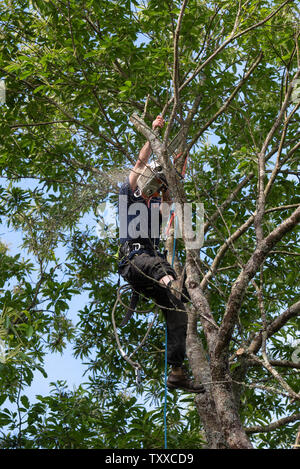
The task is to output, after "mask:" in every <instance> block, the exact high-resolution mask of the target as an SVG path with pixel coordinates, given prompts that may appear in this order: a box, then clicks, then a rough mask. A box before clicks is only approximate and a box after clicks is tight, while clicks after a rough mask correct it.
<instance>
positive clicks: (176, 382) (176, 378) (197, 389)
mask: <svg viewBox="0 0 300 469" xmlns="http://www.w3.org/2000/svg"><path fill="white" fill-rule="evenodd" d="M167 386H168V388H169V389H182V390H183V391H187V392H191V393H203V392H205V389H204V386H202V384H195V383H194V381H193V380H192V379H189V378H188V376H187V374H186V373H185V371H184V370H183V369H182V368H181V372H180V373H174V371H172V372H171V373H170V374H169V376H168V379H167Z"/></svg>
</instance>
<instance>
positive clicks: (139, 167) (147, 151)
mask: <svg viewBox="0 0 300 469" xmlns="http://www.w3.org/2000/svg"><path fill="white" fill-rule="evenodd" d="M164 124H165V121H164V119H163V118H162V116H157V118H156V119H155V120H154V121H153V122H152V129H153V130H155V129H156V128H157V127H160V128H162V127H163V126H164ZM151 153H152V149H151V145H150V142H146V143H145V145H144V146H143V148H142V149H141V151H140V153H139V157H138V160H137V162H136V164H135V166H134V167H133V168H132V170H131V171H130V174H129V184H130V187H131V189H132V190H133V191H135V189H136V186H137V180H138V177H139V175H140V174H141V173H142V172H143V169H144V168H145V166H146V164H147V163H148V160H149V158H150V155H151Z"/></svg>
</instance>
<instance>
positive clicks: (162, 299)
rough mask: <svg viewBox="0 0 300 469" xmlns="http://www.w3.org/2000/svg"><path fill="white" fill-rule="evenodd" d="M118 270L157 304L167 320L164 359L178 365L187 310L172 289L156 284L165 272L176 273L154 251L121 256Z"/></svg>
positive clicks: (182, 352) (183, 343)
mask: <svg viewBox="0 0 300 469" xmlns="http://www.w3.org/2000/svg"><path fill="white" fill-rule="evenodd" d="M119 273H120V275H122V277H123V278H124V279H125V280H126V281H127V282H128V283H129V284H131V285H132V287H133V288H134V289H135V290H137V291H138V292H140V293H143V294H145V295H146V296H147V297H150V298H152V299H153V300H154V301H155V302H156V303H157V304H158V305H159V306H160V307H161V310H162V312H163V314H164V317H165V319H166V323H167V361H168V364H169V365H172V366H181V365H182V362H183V360H184V358H185V353H186V329H187V313H186V311H185V308H184V305H183V303H182V302H181V301H180V300H179V299H177V298H176V297H175V296H174V295H173V294H172V293H171V291H170V290H169V289H168V288H166V287H164V286H163V285H161V284H159V280H160V279H161V278H162V277H164V275H172V276H173V277H174V278H176V273H175V271H174V269H173V268H172V267H171V265H170V264H169V263H168V262H167V260H166V259H165V258H164V257H163V256H162V255H161V254H158V253H157V252H155V251H147V252H142V253H140V254H135V255H134V256H133V257H132V258H131V259H129V258H124V259H123V260H122V262H121V263H120V266H119Z"/></svg>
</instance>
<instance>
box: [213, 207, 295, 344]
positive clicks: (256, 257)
mask: <svg viewBox="0 0 300 469" xmlns="http://www.w3.org/2000/svg"><path fill="white" fill-rule="evenodd" d="M299 221H300V207H298V208H297V209H296V210H295V211H294V212H293V213H292V215H291V216H290V217H289V218H287V219H286V220H285V221H284V222H282V223H281V224H280V225H279V226H278V227H277V228H275V230H273V231H272V232H271V233H270V234H269V235H268V236H267V237H266V238H265V239H264V240H263V241H262V242H261V243H260V245H259V246H258V247H257V248H256V249H255V251H254V253H253V254H252V256H251V257H250V259H249V260H248V262H247V264H246V265H245V267H244V269H243V270H242V271H241V273H240V275H239V276H238V278H237V279H236V281H235V282H234V284H233V287H232V289H231V293H230V296H229V299H228V303H227V307H226V311H225V315H224V318H223V321H222V324H221V327H220V330H219V340H218V344H217V349H218V351H219V352H220V350H221V349H224V348H225V347H226V346H227V345H228V344H229V341H230V338H231V335H232V331H233V328H234V326H235V323H236V320H237V316H238V313H239V311H240V308H241V305H242V301H243V298H244V295H245V292H246V289H247V286H248V284H249V282H250V280H251V279H252V278H253V277H254V275H255V274H256V272H257V271H258V269H259V268H260V266H261V265H262V263H263V261H264V260H265V258H266V256H267V255H268V253H269V252H270V251H271V250H272V249H273V247H274V246H275V245H276V243H278V241H280V240H281V239H282V237H283V236H284V235H285V234H287V233H288V232H289V231H291V230H292V229H293V228H294V227H295V226H296V225H297V223H299Z"/></svg>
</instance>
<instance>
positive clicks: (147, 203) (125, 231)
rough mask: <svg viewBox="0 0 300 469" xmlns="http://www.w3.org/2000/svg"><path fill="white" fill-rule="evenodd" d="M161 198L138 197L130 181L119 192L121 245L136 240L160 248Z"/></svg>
mask: <svg viewBox="0 0 300 469" xmlns="http://www.w3.org/2000/svg"><path fill="white" fill-rule="evenodd" d="M160 204H161V198H160V197H152V198H150V199H149V200H145V199H144V198H143V197H142V196H140V195H136V194H135V193H134V192H133V191H132V189H131V187H130V184H129V179H127V181H126V182H125V183H124V184H122V186H121V188H120V191H119V221H120V232H119V238H120V242H121V244H124V243H125V242H126V241H129V240H135V241H137V242H140V243H146V242H148V243H149V241H150V243H151V245H152V246H156V247H157V246H158V244H159V239H160V229H161V214H160Z"/></svg>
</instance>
